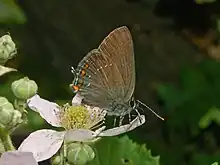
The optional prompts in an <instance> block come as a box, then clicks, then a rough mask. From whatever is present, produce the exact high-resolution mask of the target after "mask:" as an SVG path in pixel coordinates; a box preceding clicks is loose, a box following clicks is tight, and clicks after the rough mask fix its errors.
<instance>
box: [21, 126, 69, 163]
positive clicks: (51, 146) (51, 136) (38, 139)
mask: <svg viewBox="0 0 220 165" xmlns="http://www.w3.org/2000/svg"><path fill="white" fill-rule="evenodd" d="M64 135H65V132H57V131H54V130H49V129H42V130H38V131H36V132H33V133H31V134H30V135H29V136H28V137H27V138H26V139H25V140H24V141H23V142H22V143H21V145H20V147H19V148H18V150H19V151H26V152H32V153H33V154H34V158H35V159H36V160H37V161H38V162H39V161H43V160H46V159H49V158H51V157H52V156H53V155H54V154H56V152H57V151H58V150H59V149H60V147H61V145H62V143H63V139H64Z"/></svg>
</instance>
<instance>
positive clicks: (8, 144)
mask: <svg viewBox="0 0 220 165" xmlns="http://www.w3.org/2000/svg"><path fill="white" fill-rule="evenodd" d="M0 139H1V141H2V145H3V146H4V148H5V151H9V150H16V149H15V147H14V145H13V143H12V140H11V136H10V134H9V132H8V131H6V130H4V128H2V127H0Z"/></svg>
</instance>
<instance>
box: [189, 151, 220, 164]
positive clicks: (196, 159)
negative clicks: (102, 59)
mask: <svg viewBox="0 0 220 165" xmlns="http://www.w3.org/2000/svg"><path fill="white" fill-rule="evenodd" d="M219 161H220V153H215V154H213V155H209V154H206V153H198V152H197V153H195V154H194V155H193V158H192V162H191V164H198V165H207V164H212V163H213V162H215V163H216V162H219Z"/></svg>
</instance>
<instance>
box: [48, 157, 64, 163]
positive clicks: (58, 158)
mask: <svg viewBox="0 0 220 165" xmlns="http://www.w3.org/2000/svg"><path fill="white" fill-rule="evenodd" d="M50 161H51V164H53V165H61V164H62V159H61V156H59V155H56V156H53V157H52V158H51V159H50Z"/></svg>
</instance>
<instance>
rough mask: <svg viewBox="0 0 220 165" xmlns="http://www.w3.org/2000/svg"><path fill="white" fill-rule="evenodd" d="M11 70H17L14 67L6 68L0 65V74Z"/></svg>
mask: <svg viewBox="0 0 220 165" xmlns="http://www.w3.org/2000/svg"><path fill="white" fill-rule="evenodd" d="M12 71H17V70H16V69H14V68H8V67H5V66H2V65H0V76H2V75H4V74H6V73H8V72H12Z"/></svg>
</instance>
